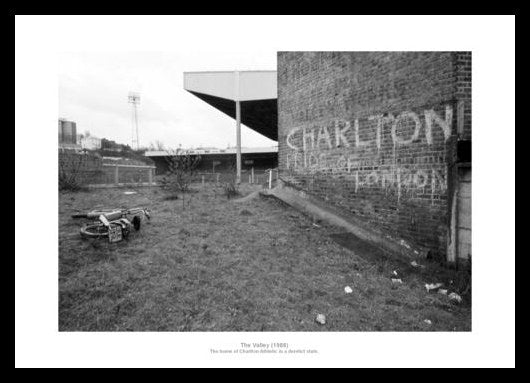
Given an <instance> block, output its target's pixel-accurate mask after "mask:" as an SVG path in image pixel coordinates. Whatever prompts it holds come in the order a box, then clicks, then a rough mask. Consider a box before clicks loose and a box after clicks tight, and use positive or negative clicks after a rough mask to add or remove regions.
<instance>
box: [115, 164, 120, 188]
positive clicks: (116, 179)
mask: <svg viewBox="0 0 530 383" xmlns="http://www.w3.org/2000/svg"><path fill="white" fill-rule="evenodd" d="M118 169H119V166H118V165H116V167H115V168H114V183H115V184H116V185H117V184H119V183H120V177H119V170H118Z"/></svg>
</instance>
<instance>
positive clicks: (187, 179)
mask: <svg viewBox="0 0 530 383" xmlns="http://www.w3.org/2000/svg"><path fill="white" fill-rule="evenodd" d="M200 160H201V157H200V156H199V155H195V154H192V153H191V152H190V151H189V150H182V149H177V150H174V151H172V152H171V153H170V155H169V156H167V157H166V161H167V165H168V170H167V172H166V174H165V175H164V177H163V178H162V180H161V182H160V183H161V185H162V188H163V189H164V190H166V191H167V192H169V193H171V194H172V196H176V194H177V193H178V192H181V193H185V192H187V191H189V188H190V184H191V183H192V182H193V177H194V176H195V174H196V170H197V167H198V165H199V162H200Z"/></svg>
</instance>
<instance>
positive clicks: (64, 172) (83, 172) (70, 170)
mask: <svg viewBox="0 0 530 383" xmlns="http://www.w3.org/2000/svg"><path fill="white" fill-rule="evenodd" d="M154 169H155V167H154V166H148V165H137V164H135V165H130V164H121V163H116V164H107V163H103V160H102V159H101V157H99V156H96V155H93V154H78V153H60V154H59V177H63V178H65V177H66V178H68V177H71V178H75V180H76V182H77V183H79V184H80V185H85V186H88V187H115V186H150V185H154V182H153V175H154Z"/></svg>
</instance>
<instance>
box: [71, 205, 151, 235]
mask: <svg viewBox="0 0 530 383" xmlns="http://www.w3.org/2000/svg"><path fill="white" fill-rule="evenodd" d="M131 216H132V219H130V218H129V217H131ZM144 217H145V218H147V219H151V214H150V212H149V209H146V208H143V207H137V208H132V209H109V210H92V211H89V212H87V213H76V214H73V215H72V218H88V219H90V220H92V221H94V222H91V223H88V224H85V225H83V226H82V227H81V229H80V233H81V236H82V237H83V238H105V237H107V238H108V239H109V242H119V241H121V240H123V239H125V238H127V237H128V236H129V234H130V232H131V228H133V227H134V229H135V230H136V231H138V230H140V226H141V222H142V219H143V218H144Z"/></svg>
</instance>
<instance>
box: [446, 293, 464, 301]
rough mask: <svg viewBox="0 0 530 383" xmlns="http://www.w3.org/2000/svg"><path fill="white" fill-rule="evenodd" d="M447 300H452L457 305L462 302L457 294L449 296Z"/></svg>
mask: <svg viewBox="0 0 530 383" xmlns="http://www.w3.org/2000/svg"><path fill="white" fill-rule="evenodd" d="M449 299H450V300H452V301H455V302H457V303H460V302H462V297H461V296H460V295H458V294H457V293H451V294H449Z"/></svg>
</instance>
